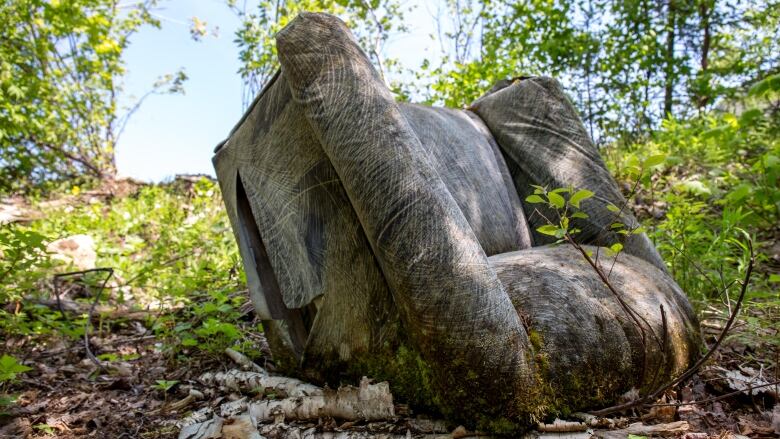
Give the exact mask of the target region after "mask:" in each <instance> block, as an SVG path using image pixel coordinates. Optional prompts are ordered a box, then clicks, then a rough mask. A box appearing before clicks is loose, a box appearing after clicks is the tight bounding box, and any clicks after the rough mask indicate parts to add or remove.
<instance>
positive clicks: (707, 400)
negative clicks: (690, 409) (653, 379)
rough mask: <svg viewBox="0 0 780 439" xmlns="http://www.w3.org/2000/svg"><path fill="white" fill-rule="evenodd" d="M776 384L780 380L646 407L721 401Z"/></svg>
mask: <svg viewBox="0 0 780 439" xmlns="http://www.w3.org/2000/svg"><path fill="white" fill-rule="evenodd" d="M778 384H780V380H777V381H773V382H771V383H764V384H759V385H756V386H752V385H748V387H747V388H746V389H742V390H735V391H733V392H729V393H726V394H725V395H720V396H715V397H712V398H707V399H700V400H698V401H688V402H669V403H663V404H660V403H659V404H647V406H648V407H682V406H686V405H699V404H706V403H708V402H716V401H721V400H724V399H728V398H731V397H732V396H738V395H740V394H744V393H745V391H747V392H752V391H753V390H756V389H760V388H762V387H772V386H776V385H778Z"/></svg>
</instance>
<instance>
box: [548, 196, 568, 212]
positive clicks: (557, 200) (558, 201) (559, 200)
mask: <svg viewBox="0 0 780 439" xmlns="http://www.w3.org/2000/svg"><path fill="white" fill-rule="evenodd" d="M547 197H548V198H549V199H550V204H552V205H553V206H555V207H557V208H558V209H563V206H564V205H565V204H566V200H564V199H563V197H562V196H560V195H558V194H556V193H555V192H550V193H549V194H547Z"/></svg>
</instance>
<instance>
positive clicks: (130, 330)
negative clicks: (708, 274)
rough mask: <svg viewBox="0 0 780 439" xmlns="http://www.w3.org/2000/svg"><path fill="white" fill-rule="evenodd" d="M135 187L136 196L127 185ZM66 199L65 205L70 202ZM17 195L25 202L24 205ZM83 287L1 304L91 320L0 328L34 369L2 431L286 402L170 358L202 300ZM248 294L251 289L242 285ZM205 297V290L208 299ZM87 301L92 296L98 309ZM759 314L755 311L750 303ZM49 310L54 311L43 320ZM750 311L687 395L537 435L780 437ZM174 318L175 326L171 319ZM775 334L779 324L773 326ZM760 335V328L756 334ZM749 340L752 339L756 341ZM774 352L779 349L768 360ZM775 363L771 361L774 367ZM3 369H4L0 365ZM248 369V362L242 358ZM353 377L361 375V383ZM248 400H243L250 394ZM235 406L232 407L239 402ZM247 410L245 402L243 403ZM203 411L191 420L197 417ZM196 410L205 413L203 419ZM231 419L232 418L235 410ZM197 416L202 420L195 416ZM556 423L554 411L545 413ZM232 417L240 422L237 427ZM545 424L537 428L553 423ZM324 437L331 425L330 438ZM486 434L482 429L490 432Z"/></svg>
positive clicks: (425, 430) (172, 429)
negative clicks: (128, 295) (107, 294)
mask: <svg viewBox="0 0 780 439" xmlns="http://www.w3.org/2000/svg"><path fill="white" fill-rule="evenodd" d="M129 192H132V190H130V191H129ZM69 202H72V200H70V201H67V200H66V201H63V203H69ZM13 203H17V205H16V207H14V206H13ZM19 203H20V202H19V201H18V200H17V201H13V202H11V201H8V200H6V202H5V204H4V206H3V209H0V213H3V212H6V213H8V212H12V211H14V209H16V212H17V213H19V212H22V214H20V217H23V216H25V215H27V216H35V214H36V213H35V212H32V211H25V210H24V208H25V206H23V205H21V204H19ZM79 291H80V290H79V289H78V288H71V289H69V290H68V296H67V297H62V298H61V299H62V300H61V301H60V303H59V304H57V301H56V300H55V299H56V298H55V297H52V296H54V294H53V293H52V294H51V295H50V297H48V300H47V298H45V297H44V298H39V300H38V301H37V303H27V302H24V301H20V302H15V303H7V304H5V306H6V308H9V307H10V308H14V309H6V311H7V312H10V313H17V314H18V313H23V312H25V310H26V309H28V310H30V312H38V311H34V310H35V309H40V308H47V309H49V312H50V313H51V314H55V315H57V319H60V320H63V321H70V320H77V319H78V318H81V320H78V321H79V322H83V323H82V324H87V323H88V324H89V328H88V329H87V330H86V331H85V333H86V334H87V336H86V337H85V336H84V334H78V335H76V336H74V335H73V334H62V333H57V332H51V331H48V332H42V333H34V332H28V333H27V334H18V333H13V334H11V333H9V334H3V340H2V342H0V343H1V344H0V352H2V354H7V355H10V356H13V357H15V358H16V359H18V362H19V363H20V364H23V365H24V366H26V367H29V368H30V370H27V371H26V372H25V373H20V374H18V377H17V378H16V379H15V380H14V381H13V382H11V383H10V384H9V385H8V386H7V387H6V389H5V391H7V392H8V393H12V394H15V395H16V401H15V402H14V403H13V404H11V405H9V406H7V407H6V408H4V409H3V407H2V406H0V409H2V410H0V438H21V437H25V438H49V437H62V438H87V437H97V438H176V437H179V435H180V431H181V429H182V425H183V424H185V423H186V422H185V420H186V419H187V418H188V416H189V417H190V419H191V420H192V422H195V421H203V420H206V419H208V418H210V417H211V414H210V411H211V410H213V411H214V412H215V413H220V407H221V406H222V405H223V404H225V403H230V402H235V401H240V400H241V398H244V397H246V398H247V399H246V400H248V401H258V400H263V399H265V400H268V399H277V398H280V397H281V396H280V395H276V394H274V393H273V392H268V391H265V392H264V391H259V392H258V391H257V389H240V390H239V389H236V388H226V387H225V386H220V385H219V384H214V383H204V381H203V379H202V375H203V374H204V373H207V372H224V371H229V370H233V369H237V368H240V367H241V366H240V365H237V364H235V362H234V361H233V360H231V358H229V357H228V356H227V355H224V354H223V351H222V350H200V349H195V348H192V349H189V350H186V349H185V350H184V353H186V357H182V355H181V351H180V352H179V355H173V354H172V353H171V350H170V349H169V348H168V346H167V344H166V343H167V342H166V341H165V340H162V339H161V338H160V337H159V330H157V329H155V328H158V326H159V325H158V323H159V322H167V323H166V324H168V325H173V324H180V323H181V322H185V323H187V322H189V324H193V323H194V322H195V320H194V318H193V317H192V316H193V314H192V313H191V309H193V308H198V307H205V306H206V302H205V301H206V300H208V299H207V298H206V299H201V301H200V302H197V301H196V302H193V303H190V304H189V305H188V308H181V307H178V308H177V307H175V306H172V307H168V308H163V307H160V309H159V310H157V311H150V308H149V307H148V306H144V305H143V304H141V303H136V304H134V303H132V301H129V302H128V301H124V302H121V303H120V302H119V301H112V300H110V298H109V299H108V300H106V301H105V302H101V303H100V304H99V305H98V306H94V304H97V301H95V302H91V300H89V297H80V296H79V294H82V293H83V291H82V292H81V293H80V292H79ZM242 294H243V293H242ZM206 297H208V296H206ZM90 303H92V304H93V306H92V308H93V309H91V310H90ZM751 312H757V311H751ZM700 314H701V315H700V317H701V319H702V328H703V331H704V335H705V339H706V340H707V341H708V343H712V342H713V341H714V339H715V338H716V337H717V335H718V334H719V332H720V330H721V329H722V325H723V324H724V320H725V319H724V318H723V311H722V310H718V309H717V308H714V307H707V308H705V309H703V310H702V311H701V313H700ZM236 315H237V316H238V317H237V318H236V319H235V324H236V325H237V326H238V327H239V329H240V330H241V331H244V332H246V333H249V334H252V335H251V337H253V338H252V340H251V342H253V343H254V344H255V345H256V346H259V349H258V351H257V352H256V353H255V354H254V355H251V357H252V360H254V361H255V362H257V363H259V365H260V366H262V367H263V368H264V369H265V370H267V371H269V372H270V373H273V370H274V367H273V360H272V359H270V356H269V355H268V351H267V347H266V345H265V341H264V338H263V337H262V333H259V332H258V331H257V330H256V328H257V327H258V324H259V322H258V321H257V320H256V319H255V317H254V315H253V313H252V311H251V306H250V305H249V302H247V301H245V302H244V303H243V305H242V306H240V307H239V310H238V312H237V314H236ZM47 318H48V317H47ZM750 318H751V316H750V315H749V314H744V315H741V316H740V317H739V318H738V320H737V324H736V325H735V327H734V328H733V329H732V333H731V334H730V336H729V337H728V338H727V339H726V341H725V343H724V344H723V345H722V347H721V349H720V350H719V351H718V353H716V355H715V356H714V357H713V359H712V360H711V361H710V362H708V364H706V365H705V367H704V368H703V369H702V370H700V371H699V373H698V374H697V375H695V376H694V377H693V378H692V379H690V380H688V381H687V382H686V384H685V386H684V387H682V388H678V389H674V390H672V391H669V392H667V394H666V395H664V397H663V398H662V400H661V401H659V402H661V403H684V402H685V403H688V402H694V401H698V403H695V404H689V405H669V406H664V407H652V408H648V409H645V410H641V411H628V412H624V413H619V414H616V415H614V416H612V417H610V418H608V419H593V418H588V419H587V420H585V421H583V419H582V418H580V419H578V418H576V417H569V418H567V419H568V420H570V421H573V422H572V423H571V424H567V425H568V427H566V428H565V429H567V430H569V432H568V433H552V432H544V431H541V432H539V431H537V432H531V433H530V435H531V436H540V435H541V436H543V437H577V438H580V437H582V438H584V437H608V438H613V437H615V438H617V437H632V438H637V437H647V436H665V437H685V438H686V439H705V438H719V439H726V438H735V439H736V438H744V437H747V438H752V439H759V438H771V437H780V402H779V400H778V395H779V393H778V385H776V384H775V385H773V386H765V387H761V388H760V389H751V386H758V385H762V384H767V383H771V382H776V381H778V378H779V377H778V375H780V371H778V370H777V367H776V366H775V365H777V364H778V359H777V358H776V357H777V354H776V353H772V352H773V351H772V349H768V348H767V347H766V346H762V345H756V344H755V340H756V337H740V331H747V330H748V329H747V328H748V327H749V326H748V325H746V324H745V321H746V320H747V319H750ZM170 322H178V323H170ZM765 330H766V331H768V332H767V335H768V336H772V337H776V336H777V335H778V331H780V328H777V327H774V328H771V327H770V328H766V329H765ZM752 335H755V334H752ZM745 340H753V341H752V342H750V343H748V342H746V341H745ZM771 356H774V358H772V357H771ZM768 365H772V366H768ZM0 366H1V365H0ZM244 366H246V365H244ZM354 384H355V385H357V383H354ZM246 400H244V401H246ZM228 406H229V407H233V409H235V407H236V405H235V404H233V405H232V406H231V405H230V404H228ZM239 406H240V404H239ZM221 409H222V414H223V415H224V417H225V418H226V420H225V421H224V423H223V424H224V425H223V426H222V427H221V430H220V429H217V431H216V433H213V434H211V435H208V434H207V435H201V436H198V437H199V438H207V437H212V438H219V437H224V438H243V437H246V438H250V437H254V438H257V437H260V436H250V435H248V432H249V431H250V430H251V431H260V432H261V433H262V434H263V436H264V437H280V438H282V437H345V438H347V437H421V436H426V437H453V438H460V437H467V436H471V435H479V433H473V432H467V431H466V430H465V429H464V428H463V427H458V426H452V425H446V424H444V423H442V422H436V421H434V420H431V419H430V418H428V417H426V416H425V414H418V413H413V412H412V411H411V410H409V408H408V407H405V406H402V405H398V406H396V410H395V412H396V414H397V415H398V416H396V417H394V418H392V419H388V420H386V421H382V422H365V421H360V420H336V419H332V418H327V417H326V418H321V419H318V420H310V421H295V420H290V419H284V418H283V417H282V418H278V419H276V420H275V422H274V423H271V424H267V425H264V426H262V428H259V427H258V429H257V430H254V428H252V429H248V430H247V429H242V428H241V424H240V423H241V422H242V419H244V420H245V418H241V417H240V416H238V417H236V416H235V415H236V414H240V413H241V407H239V409H238V410H237V411H236V412H235V413H226V411H229V409H226V407H225V406H222V407H221ZM193 413H196V416H195V418H193V417H192V414H193ZM198 414H199V415H198ZM231 415H233V416H231ZM198 416H200V419H198ZM545 421H546V422H552V421H553V420H552V419H549V420H545ZM230 425H233V428H232V429H231V428H229V426H230ZM551 429H555V428H554V427H544V426H541V427H540V428H539V429H537V430H551ZM328 433H331V434H330V435H328ZM482 436H484V435H482Z"/></svg>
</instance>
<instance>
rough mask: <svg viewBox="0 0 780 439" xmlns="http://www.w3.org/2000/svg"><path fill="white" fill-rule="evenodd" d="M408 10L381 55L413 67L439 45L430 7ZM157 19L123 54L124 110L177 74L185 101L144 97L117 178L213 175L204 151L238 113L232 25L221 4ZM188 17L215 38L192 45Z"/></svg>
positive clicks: (166, 6)
mask: <svg viewBox="0 0 780 439" xmlns="http://www.w3.org/2000/svg"><path fill="white" fill-rule="evenodd" d="M409 4H410V5H415V6H416V8H415V9H414V12H412V13H411V14H410V15H409V20H408V24H409V27H410V28H411V32H410V33H409V34H404V35H397V36H394V37H393V38H391V41H390V42H389V43H388V44H387V45H386V47H385V52H386V56H388V57H396V58H399V59H400V60H401V61H402V63H403V64H404V65H405V66H407V67H414V66H417V65H419V63H420V62H422V60H423V58H425V57H426V56H431V55H432V54H434V53H435V47H436V46H435V45H436V44H438V43H436V42H434V41H432V40H431V39H430V37H429V34H431V33H432V32H434V31H435V27H434V19H433V17H432V14H431V11H432V10H433V9H431V5H432V4H433V3H432V2H431V1H426V0H414V1H410V2H409ZM434 8H435V7H434ZM156 15H157V16H158V18H160V19H161V20H162V29H159V30H158V29H154V28H144V29H142V30H140V31H139V32H138V33H137V34H136V35H134V36H133V38H132V40H131V45H130V47H129V49H128V50H127V52H126V58H125V59H126V62H127V69H128V73H127V76H126V78H125V83H124V93H125V99H124V104H125V105H127V104H128V103H130V102H133V101H134V100H133V96H135V97H138V96H142V95H143V94H144V93H145V92H146V91H148V90H149V89H150V88H151V85H152V84H153V83H154V81H155V80H157V78H158V77H160V76H161V75H164V74H166V73H173V72H175V71H177V70H178V69H180V68H184V70H185V72H186V73H187V75H188V76H189V80H188V81H187V82H186V83H185V90H186V92H185V94H184V95H159V96H158V95H155V96H151V97H149V98H148V99H147V100H146V102H145V103H144V105H143V106H142V107H141V108H140V109H139V110H138V111H137V112H136V113H135V114H134V115H133V117H132V118H131V119H130V121H129V123H128V124H127V127H126V129H125V132H124V133H123V135H122V137H121V138H120V139H119V143H118V145H117V149H116V159H117V167H118V168H119V173H120V175H123V176H129V177H133V178H137V179H141V180H146V181H161V180H164V179H167V178H170V177H172V176H174V175H176V174H183V173H204V174H209V175H213V174H214V172H213V169H212V167H211V152H212V150H213V148H214V146H215V145H216V144H217V143H218V142H220V141H221V140H222V139H223V138H224V137H225V136H226V135H227V133H228V132H229V131H230V129H231V128H232V127H233V125H234V124H235V122H236V121H238V119H239V118H240V117H241V114H242V113H243V109H242V103H241V78H240V76H239V75H238V73H237V71H238V68H239V63H238V50H237V48H236V47H235V45H234V43H233V35H234V32H235V29H236V27H237V26H238V19H237V18H236V17H235V16H234V15H233V13H232V12H231V11H230V10H228V8H227V7H226V6H225V5H224V3H223V1H222V0H168V1H164V2H161V3H160V7H159V9H157V10H156ZM193 16H196V17H198V18H199V19H201V20H205V21H207V22H208V27H209V28H210V29H211V28H212V27H213V26H219V36H218V37H217V38H214V37H211V36H209V37H206V38H204V39H203V40H202V41H199V42H198V41H194V40H192V39H191V38H190V34H189V23H190V19H191V17H193Z"/></svg>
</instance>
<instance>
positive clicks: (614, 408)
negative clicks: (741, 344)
mask: <svg viewBox="0 0 780 439" xmlns="http://www.w3.org/2000/svg"><path fill="white" fill-rule="evenodd" d="M747 245H748V249H749V251H750V260H749V262H748V266H747V270H746V271H745V278H744V280H743V281H742V287H741V289H740V292H739V297H738V298H737V302H736V304H735V305H734V310H733V311H732V312H731V315H730V316H729V320H728V321H727V322H726V325H725V326H724V327H723V330H722V331H721V333H720V335H719V336H718V338H717V340H715V344H713V345H712V347H711V348H710V349H709V350H708V351H707V353H705V354H704V355H703V356H702V357H701V358H700V359H699V360H698V361H697V362H696V363H694V365H693V366H691V367H689V368H688V369H687V370H686V371H685V372H683V373H682V374H680V376H678V377H677V378H675V379H673V380H671V381H669V382H667V383H666V384H663V385H661V386H660V387H658V388H657V389H656V390H655V391H654V392H652V393H650V394H649V395H647V396H645V397H642V398H638V399H635V400H633V401H629V402H627V403H625V404H620V405H615V406H612V407H607V408H603V409H601V410H596V411H592V412H590V414H592V415H595V416H605V415H608V414H611V413H615V412H619V411H623V410H626V409H629V408H633V407H637V406H644V405H647V402H648V401H651V400H653V399H656V398H657V397H658V396H659V395H661V394H662V393H663V392H665V391H666V390H667V389H669V388H672V387H674V386H676V385H678V384H680V383H681V382H683V381H684V380H686V379H688V378H690V377H691V375H693V374H694V373H696V371H698V370H699V368H701V366H702V365H703V364H704V363H705V362H706V361H707V360H709V359H710V357H712V355H713V354H714V353H715V351H717V350H718V348H719V347H720V345H721V343H722V342H723V340H724V339H725V338H726V335H727V334H728V332H729V330H730V329H731V327H732V326H733V324H734V321H735V320H736V318H737V314H739V310H740V309H741V307H742V302H743V301H744V299H745V294H746V293H747V288H748V285H749V284H750V276H751V275H752V273H753V267H754V265H755V262H756V257H755V254H754V252H753V241H752V240H751V239H750V238H748V240H747ZM775 384H777V383H775Z"/></svg>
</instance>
